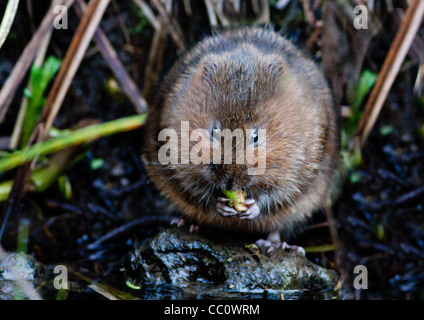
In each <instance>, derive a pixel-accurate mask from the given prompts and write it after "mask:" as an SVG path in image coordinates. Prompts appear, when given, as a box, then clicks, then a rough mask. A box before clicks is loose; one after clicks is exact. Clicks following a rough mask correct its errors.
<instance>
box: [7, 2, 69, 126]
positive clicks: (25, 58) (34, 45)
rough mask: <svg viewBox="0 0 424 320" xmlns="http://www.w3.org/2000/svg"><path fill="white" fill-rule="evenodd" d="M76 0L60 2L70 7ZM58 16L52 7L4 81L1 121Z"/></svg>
mask: <svg viewBox="0 0 424 320" xmlns="http://www.w3.org/2000/svg"><path fill="white" fill-rule="evenodd" d="M73 2H74V0H61V1H60V4H61V5H64V6H66V7H68V8H69V7H70V6H71V5H72V3H73ZM55 18H56V14H54V13H53V8H50V9H49V10H48V11H47V13H46V15H45V16H44V18H43V21H42V22H41V25H40V27H39V28H38V29H37V32H36V33H35V34H34V35H33V37H32V38H31V41H30V42H29V43H28V44H27V45H26V47H25V49H24V51H23V52H22V54H21V56H20V57H19V60H18V62H17V63H16V64H15V66H14V67H13V70H12V72H11V73H10V75H9V77H8V78H7V80H6V82H5V83H4V86H3V88H2V89H1V91H0V123H1V122H3V119H4V116H5V115H6V113H7V110H8V109H9V106H10V103H11V102H12V100H13V97H14V96H15V93H16V90H17V89H18V87H19V85H20V83H21V81H22V80H23V78H24V77H25V74H26V73H27V71H28V68H29V67H30V66H31V63H32V60H33V59H34V56H35V54H36V53H37V51H38V48H39V47H40V45H41V43H42V40H43V38H44V37H45V35H46V33H47V32H48V30H50V28H52V26H53V21H54V19H55Z"/></svg>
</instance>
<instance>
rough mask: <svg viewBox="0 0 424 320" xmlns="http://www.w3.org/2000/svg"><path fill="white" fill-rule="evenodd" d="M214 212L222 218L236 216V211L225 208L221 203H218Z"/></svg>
mask: <svg viewBox="0 0 424 320" xmlns="http://www.w3.org/2000/svg"><path fill="white" fill-rule="evenodd" d="M219 199H220V198H218V200H219ZM216 210H217V211H218V213H219V214H220V215H221V216H223V217H232V216H235V215H237V211H236V210H234V209H233V208H231V207H229V206H227V205H226V204H224V203H222V202H218V204H217V205H216Z"/></svg>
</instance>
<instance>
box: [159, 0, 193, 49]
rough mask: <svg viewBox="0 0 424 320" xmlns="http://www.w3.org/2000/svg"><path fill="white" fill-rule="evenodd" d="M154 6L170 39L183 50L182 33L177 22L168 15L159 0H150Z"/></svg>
mask: <svg viewBox="0 0 424 320" xmlns="http://www.w3.org/2000/svg"><path fill="white" fill-rule="evenodd" d="M151 1H152V3H153V5H154V6H155V8H156V9H157V10H158V12H159V15H160V16H161V21H162V22H163V25H164V26H165V29H166V30H167V31H168V33H169V35H170V36H171V38H172V40H173V41H174V43H175V44H176V46H177V48H178V50H179V51H185V49H186V45H185V41H184V37H183V33H182V31H181V28H180V26H179V25H178V23H177V22H176V21H175V19H173V17H172V16H169V15H168V14H167V12H166V10H165V9H164V8H163V6H162V4H161V3H160V2H159V0H151Z"/></svg>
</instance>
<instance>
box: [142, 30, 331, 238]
mask: <svg viewBox="0 0 424 320" xmlns="http://www.w3.org/2000/svg"><path fill="white" fill-rule="evenodd" d="M336 118H337V116H336V111H335V108H334V105H333V101H332V98H331V95H330V91H329V88H328V85H327V82H326V80H325V78H324V77H323V75H322V74H321V72H320V71H319V69H318V68H317V67H316V66H315V64H314V63H313V62H312V61H310V60H309V59H308V58H306V57H305V56H304V55H303V54H302V53H301V52H300V51H299V50H297V49H296V48H295V47H294V46H293V45H292V44H291V43H290V42H289V41H288V40H285V39H284V38H283V37H281V36H279V35H278V34H277V33H275V32H274V31H271V30H268V29H259V28H248V27H246V28H240V29H236V30H231V31H225V32H222V33H220V34H217V35H214V36H213V37H209V38H206V39H204V40H203V41H201V42H200V43H198V44H197V45H196V46H194V48H193V49H192V50H191V51H189V52H188V53H187V54H186V55H185V56H183V57H182V58H181V59H180V61H179V62H177V63H176V64H175V65H174V67H173V68H172V69H171V71H170V72H169V74H168V75H167V77H166V78H165V80H164V82H163V83H162V85H161V87H160V92H159V94H158V96H157V99H156V101H155V103H154V105H153V106H152V107H151V109H150V110H149V118H148V122H147V126H146V133H147V136H146V143H145V160H146V162H147V163H146V167H147V170H148V173H149V175H150V178H151V179H152V180H153V181H154V183H155V184H156V186H157V187H158V188H159V189H160V190H161V192H162V193H163V194H164V195H165V196H166V197H167V198H168V199H169V200H170V201H171V202H172V203H173V204H174V205H176V206H177V207H178V208H179V210H180V211H181V212H182V213H183V214H184V215H185V216H187V217H189V218H191V219H195V220H197V221H198V222H199V223H200V225H202V224H207V225H212V226H215V227H218V228H225V229H229V230H238V231H246V232H273V231H274V232H275V231H278V230H281V231H285V232H290V231H291V230H292V229H293V227H294V226H296V225H297V224H298V223H300V222H303V221H305V220H306V219H307V218H309V217H310V216H311V215H312V213H313V212H314V211H315V210H316V209H317V208H318V207H319V206H320V205H322V204H323V203H324V201H325V200H326V197H327V194H328V190H329V186H330V182H331V179H332V175H333V171H334V168H335V164H336V162H337V154H338V151H337V144H338V138H337V136H338V129H337V125H336V122H337V121H336ZM183 124H184V125H185V126H186V127H187V129H188V130H189V132H190V133H192V132H193V131H194V130H196V129H203V130H205V132H208V133H209V134H210V135H209V137H206V138H205V137H203V138H202V139H201V140H200V139H199V140H195V139H194V140H195V141H188V142H187V143H186V142H183V141H182V132H183V126H184V125H183ZM163 129H168V130H169V129H171V130H174V131H175V132H177V133H178V138H179V140H178V141H177V143H176V144H173V146H174V147H175V149H177V150H176V152H177V153H174V155H175V154H176V156H174V158H175V159H177V160H178V161H176V162H175V161H174V162H172V163H169V164H163V163H164V162H163V161H159V158H160V152H161V151H160V150H161V148H162V147H164V145H167V144H168V146H169V143H168V142H169V141H170V140H171V139H172V137H171V136H168V140H166V141H160V140H164V139H163V134H161V136H162V137H161V138H160V137H159V135H160V133H161V132H163ZM224 129H229V130H230V131H231V132H234V131H235V130H238V129H241V132H242V133H244V134H245V136H246V145H245V147H246V148H247V147H248V146H250V147H252V148H253V150H255V151H254V152H255V153H254V154H255V155H256V156H258V158H259V153H261V152H265V155H266V160H265V170H263V172H261V174H249V169H251V168H255V167H256V168H257V167H258V163H256V164H254V163H253V164H249V163H247V162H244V163H241V164H240V163H239V164H237V163H235V161H233V162H232V163H231V164H229V163H224V162H221V163H216V162H212V159H215V158H213V155H212V153H213V151H217V150H218V151H219V149H217V148H216V147H215V145H214V143H217V142H218V141H219V140H221V139H220V138H219V135H214V133H217V134H218V133H219V132H221V133H222V130H224ZM259 132H264V133H265V134H264V135H262V137H265V138H262V140H261V139H259V138H258V135H259ZM165 135H166V134H165ZM199 141H200V142H199ZM221 141H222V140H221ZM184 143H186V146H187V144H188V146H189V149H184V148H183V144H184ZM196 144H197V145H198V146H199V145H201V146H203V147H205V149H203V151H202V152H205V151H204V150H208V149H207V148H206V147H210V153H211V155H210V157H209V158H210V161H209V162H207V163H200V164H194V163H193V161H191V159H190V161H189V162H188V163H187V162H184V159H183V157H187V156H189V154H188V152H187V150H191V148H193V146H195V145H196ZM224 149H225V148H221V152H222V154H221V153H220V154H219V159H220V160H223V159H224V155H223V152H224V151H225V150H224ZM232 149H233V151H234V152H233V155H232V160H235V157H234V154H235V153H236V152H235V151H236V150H235V144H234V145H233V146H232ZM170 152H171V153H172V152H174V150H168V152H167V153H165V155H166V156H169V153H170ZM203 155H205V154H203ZM223 189H226V190H243V191H245V192H246V195H247V199H246V202H245V204H246V205H248V209H247V210H246V211H244V212H241V213H239V212H236V211H235V210H234V209H233V208H232V207H230V206H229V205H228V199H226V198H224V197H223V194H222V190H223Z"/></svg>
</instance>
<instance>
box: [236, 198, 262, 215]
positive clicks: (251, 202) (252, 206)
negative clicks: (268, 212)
mask: <svg viewBox="0 0 424 320" xmlns="http://www.w3.org/2000/svg"><path fill="white" fill-rule="evenodd" d="M244 204H245V205H247V206H248V207H249V209H247V210H246V211H244V212H241V213H240V214H239V217H240V219H242V220H244V219H248V220H255V219H256V218H257V217H259V215H260V214H261V209H259V206H258V205H257V204H256V201H255V199H247V200H246V201H245V202H244Z"/></svg>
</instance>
